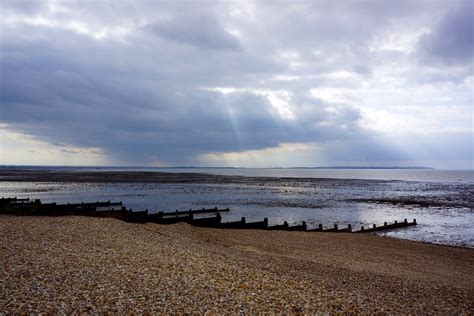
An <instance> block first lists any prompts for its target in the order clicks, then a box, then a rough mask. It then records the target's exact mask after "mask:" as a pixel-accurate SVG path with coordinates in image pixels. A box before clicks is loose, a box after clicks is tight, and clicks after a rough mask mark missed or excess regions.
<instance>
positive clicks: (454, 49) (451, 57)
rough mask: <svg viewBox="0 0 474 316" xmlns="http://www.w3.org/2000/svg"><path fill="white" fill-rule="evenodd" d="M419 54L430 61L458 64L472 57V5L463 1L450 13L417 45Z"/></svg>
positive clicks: (473, 18)
mask: <svg viewBox="0 0 474 316" xmlns="http://www.w3.org/2000/svg"><path fill="white" fill-rule="evenodd" d="M419 50H420V53H422V54H423V57H426V58H429V59H430V60H433V59H434V60H437V61H441V62H445V63H451V64H459V63H468V62H472V59H473V57H474V4H473V2H472V1H463V2H462V3H461V4H460V5H459V6H458V7H456V8H455V9H453V10H452V11H450V12H449V13H448V14H446V16H445V17H444V18H443V19H442V20H441V21H440V22H439V23H438V24H437V25H436V26H435V28H434V29H433V30H432V31H431V32H430V33H429V34H426V35H424V36H423V37H422V38H421V40H420V43H419Z"/></svg>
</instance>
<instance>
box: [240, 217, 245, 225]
mask: <svg viewBox="0 0 474 316" xmlns="http://www.w3.org/2000/svg"><path fill="white" fill-rule="evenodd" d="M241 222H242V224H245V217H244V216H242V220H241Z"/></svg>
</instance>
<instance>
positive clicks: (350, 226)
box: [347, 224, 352, 232]
mask: <svg viewBox="0 0 474 316" xmlns="http://www.w3.org/2000/svg"><path fill="white" fill-rule="evenodd" d="M347 229H349V232H352V225H351V224H348V225H347Z"/></svg>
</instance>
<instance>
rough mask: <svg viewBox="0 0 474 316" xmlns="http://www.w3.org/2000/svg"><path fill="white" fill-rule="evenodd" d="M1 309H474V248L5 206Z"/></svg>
mask: <svg viewBox="0 0 474 316" xmlns="http://www.w3.org/2000/svg"><path fill="white" fill-rule="evenodd" d="M0 252H1V254H2V255H1V256H0V264H1V266H2V270H1V272H0V313H2V312H3V313H13V312H18V313H27V312H64V313H71V312H88V313H90V312H104V313H130V312H146V313H157V312H218V313H225V312H262V311H265V312H289V313H300V312H303V313H312V312H334V313H340V312H344V313H345V312H353V313H371V314H373V313H389V314H391V313H404V314H406V313H411V314H419V313H423V314H426V313H434V314H443V315H446V314H460V313H465V314H473V313H474V299H473V297H474V250H473V249H465V248H457V247H447V246H436V245H429V244H423V243H417V242H411V241H403V240H396V239H390V238H384V237H379V236H372V235H359V234H331V233H324V234H322V233H303V232H284V231H275V232H271V231H251V230H248V231H238V230H217V229H206V228H197V227H192V226H189V225H187V224H177V225H157V224H129V223H124V222H121V221H118V220H114V219H99V218H86V217H57V218H51V217H49V218H48V217H16V216H0Z"/></svg>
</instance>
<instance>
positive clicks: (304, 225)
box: [303, 221, 306, 230]
mask: <svg viewBox="0 0 474 316" xmlns="http://www.w3.org/2000/svg"><path fill="white" fill-rule="evenodd" d="M303 230H306V222H305V221H303Z"/></svg>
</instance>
